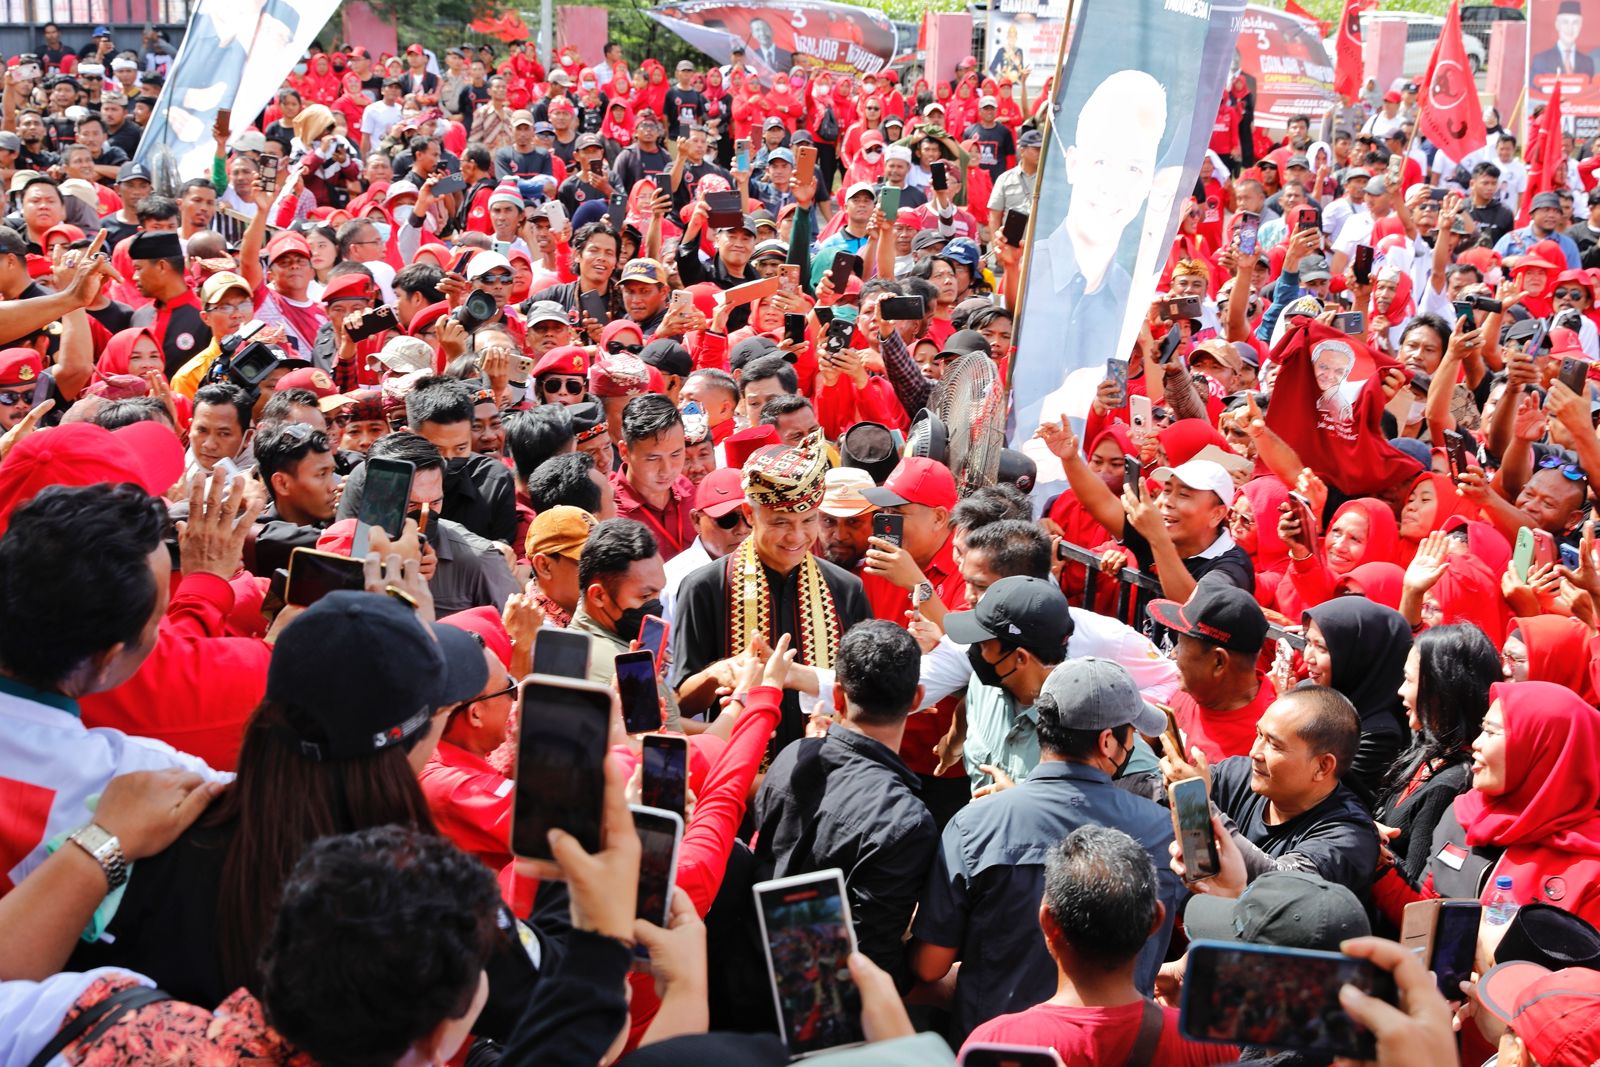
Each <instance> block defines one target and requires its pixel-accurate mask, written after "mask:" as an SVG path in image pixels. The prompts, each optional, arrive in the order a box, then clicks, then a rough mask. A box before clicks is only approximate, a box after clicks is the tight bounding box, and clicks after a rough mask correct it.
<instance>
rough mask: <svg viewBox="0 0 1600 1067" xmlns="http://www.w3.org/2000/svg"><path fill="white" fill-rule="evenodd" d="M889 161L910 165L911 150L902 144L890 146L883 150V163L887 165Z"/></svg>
mask: <svg viewBox="0 0 1600 1067" xmlns="http://www.w3.org/2000/svg"><path fill="white" fill-rule="evenodd" d="M891 159H898V160H899V161H900V162H902V163H910V162H911V149H909V148H907V147H906V146H905V145H903V144H892V145H890V146H889V147H888V148H885V149H884V150H883V161H884V162H885V163H887V162H889V160H891Z"/></svg>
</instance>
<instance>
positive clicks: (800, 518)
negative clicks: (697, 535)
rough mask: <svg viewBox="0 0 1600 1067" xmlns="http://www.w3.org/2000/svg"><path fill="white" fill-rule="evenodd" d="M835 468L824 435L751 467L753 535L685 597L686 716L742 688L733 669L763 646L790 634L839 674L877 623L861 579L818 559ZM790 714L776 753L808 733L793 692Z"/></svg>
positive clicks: (693, 581)
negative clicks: (863, 626)
mask: <svg viewBox="0 0 1600 1067" xmlns="http://www.w3.org/2000/svg"><path fill="white" fill-rule="evenodd" d="M827 470H828V453H827V448H826V446H825V444H824V441H823V438H822V433H821V431H820V430H818V431H814V432H813V433H812V434H811V435H810V436H808V437H807V438H806V439H805V440H803V441H801V442H800V443H799V444H797V445H794V446H792V447H786V446H782V445H770V446H768V447H766V448H763V449H761V450H759V451H757V452H756V453H755V454H753V455H752V456H751V457H750V458H749V459H748V460H747V461H746V462H745V464H744V467H743V472H744V474H743V485H744V494H745V504H744V510H745V514H746V515H747V516H748V518H749V521H750V536H749V537H747V538H746V539H745V540H744V541H743V542H742V543H741V544H740V545H739V546H738V547H737V548H735V549H734V550H733V551H732V552H730V553H728V554H727V555H726V556H724V557H723V558H722V559H719V560H714V561H713V562H711V563H708V564H706V565H705V566H704V567H701V568H700V569H699V570H697V571H695V572H694V573H693V574H691V575H689V576H688V577H687V578H685V579H684V580H683V585H682V586H681V587H680V588H679V590H678V600H677V609H676V615H677V619H678V625H677V627H676V629H675V630H674V632H673V645H672V671H673V674H672V681H673V686H674V688H675V689H676V690H677V693H678V701H679V706H680V707H681V708H683V710H684V712H685V713H686V714H688V713H690V712H693V711H698V710H701V709H704V708H706V707H709V706H710V705H711V704H712V703H713V701H714V699H715V693H716V689H717V686H719V685H729V686H731V685H732V684H733V682H734V678H733V675H734V669H733V667H732V665H731V661H732V659H733V657H735V656H737V655H738V654H739V653H741V652H743V651H745V650H746V649H747V648H749V647H750V645H751V643H752V641H753V640H754V641H756V642H757V644H758V645H762V644H764V647H770V646H772V645H775V644H777V642H778V639H779V638H780V637H782V636H783V635H784V634H788V635H789V643H790V647H791V648H793V649H795V650H796V652H797V653H798V654H797V656H796V658H795V659H796V662H797V663H805V664H809V665H811V666H813V667H824V668H831V667H832V666H833V663H834V657H835V656H836V655H837V653H838V651H839V639H840V637H842V636H843V634H844V632H845V631H846V630H848V629H849V628H850V627H852V626H854V625H855V624H856V623H858V622H861V621H863V620H865V619H869V618H871V617H872V613H871V611H870V609H869V608H868V606H867V597H866V593H865V592H864V591H863V590H862V588H861V579H859V578H857V577H856V576H855V575H853V574H851V573H850V572H849V571H847V570H845V569H843V568H842V567H837V566H835V565H834V564H832V563H829V562H828V561H827V560H824V559H818V558H817V557H816V556H815V555H813V554H812V551H811V550H812V547H813V546H814V545H815V544H816V542H817V535H818V534H819V533H820V532H821V528H822V512H821V509H820V505H821V503H822V494H823V475H824V474H826V473H827ZM783 708H784V712H783V718H782V720H781V721H780V722H779V724H778V729H777V732H776V733H775V734H774V735H773V742H772V751H774V752H776V751H777V750H778V749H780V748H782V747H783V746H784V745H786V744H788V743H789V742H790V741H793V740H795V739H796V738H798V737H800V736H802V735H803V734H804V732H805V723H804V721H803V720H802V717H801V714H800V705H799V702H798V699H797V697H796V696H795V694H794V693H793V692H788V693H785V694H784V697H783Z"/></svg>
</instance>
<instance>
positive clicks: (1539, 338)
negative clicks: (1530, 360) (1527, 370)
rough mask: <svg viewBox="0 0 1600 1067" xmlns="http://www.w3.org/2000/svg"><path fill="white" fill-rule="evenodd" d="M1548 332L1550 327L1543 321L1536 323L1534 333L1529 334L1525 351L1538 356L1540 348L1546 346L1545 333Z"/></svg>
mask: <svg viewBox="0 0 1600 1067" xmlns="http://www.w3.org/2000/svg"><path fill="white" fill-rule="evenodd" d="M1548 332H1549V329H1548V327H1546V326H1545V324H1544V323H1543V322H1542V321H1540V322H1536V323H1534V326H1533V333H1532V334H1530V335H1529V337H1528V343H1527V346H1526V347H1525V348H1523V351H1524V352H1526V353H1528V355H1530V356H1537V355H1538V354H1539V350H1540V349H1541V348H1543V347H1544V339H1545V334H1546V333H1548Z"/></svg>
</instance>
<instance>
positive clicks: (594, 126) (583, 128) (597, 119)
mask: <svg viewBox="0 0 1600 1067" xmlns="http://www.w3.org/2000/svg"><path fill="white" fill-rule="evenodd" d="M609 106H610V101H609V100H608V99H607V97H606V94H605V93H601V94H600V104H599V106H598V107H584V106H583V105H582V104H579V105H578V129H579V131H580V132H582V133H599V132H600V124H601V123H602V122H604V121H605V120H606V108H607V107H609Z"/></svg>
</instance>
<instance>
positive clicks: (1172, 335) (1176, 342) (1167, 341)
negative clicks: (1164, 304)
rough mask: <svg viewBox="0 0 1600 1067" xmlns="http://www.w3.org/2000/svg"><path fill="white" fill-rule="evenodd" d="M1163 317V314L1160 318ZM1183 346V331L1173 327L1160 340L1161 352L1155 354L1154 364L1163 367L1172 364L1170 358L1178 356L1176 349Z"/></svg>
mask: <svg viewBox="0 0 1600 1067" xmlns="http://www.w3.org/2000/svg"><path fill="white" fill-rule="evenodd" d="M1162 317H1163V318H1164V317H1165V314H1163V316H1162ZM1182 344H1183V331H1182V330H1180V329H1179V328H1178V327H1176V326H1174V327H1172V329H1170V330H1168V331H1167V333H1166V336H1164V337H1162V338H1161V350H1160V351H1158V352H1157V353H1156V362H1157V363H1159V364H1161V365H1162V366H1163V367H1164V366H1166V365H1167V364H1168V363H1171V362H1172V357H1173V356H1175V355H1177V354H1178V348H1179V347H1180V346H1181V345H1182Z"/></svg>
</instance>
